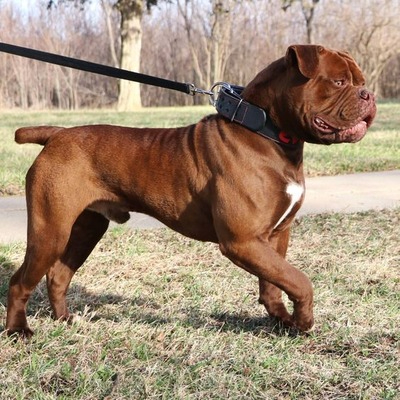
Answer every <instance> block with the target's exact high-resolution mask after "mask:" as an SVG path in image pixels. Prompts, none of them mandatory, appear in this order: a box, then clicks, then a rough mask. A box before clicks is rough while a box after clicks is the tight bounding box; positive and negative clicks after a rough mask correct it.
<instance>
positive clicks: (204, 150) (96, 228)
mask: <svg viewBox="0 0 400 400" xmlns="http://www.w3.org/2000/svg"><path fill="white" fill-rule="evenodd" d="M241 95H242V99H243V102H242V104H241V105H240V107H252V106H256V107H258V108H260V109H262V110H264V111H265V113H266V115H267V116H268V117H267V119H268V121H270V122H271V123H272V125H273V126H274V129H276V131H277V132H278V134H277V136H276V138H277V139H276V140H271V139H270V138H268V137H267V138H266V137H264V135H262V134H257V132H254V131H252V130H250V129H249V128H248V127H247V126H246V124H241V123H240V122H241V121H238V119H237V118H236V119H234V121H233V122H231V121H230V120H229V119H227V118H225V117H224V115H220V114H215V115H211V116H208V117H206V118H204V119H203V120H201V121H200V122H198V123H197V124H195V125H191V126H187V127H182V128H173V129H138V128H126V127H120V126H111V125H97V126H80V127H74V128H68V129H64V128H60V127H52V126H46V127H31V128H22V129H19V130H18V131H17V132H16V141H17V142H18V143H37V144H40V145H43V146H44V148H43V150H42V152H41V153H40V154H39V156H38V157H37V158H36V160H35V162H34V163H33V165H32V167H31V168H30V170H29V172H28V174H27V180H26V197H27V207H28V237H27V250H26V255H25V259H24V262H23V264H22V266H21V267H20V269H19V270H18V271H17V272H16V273H15V274H14V275H13V277H12V278H11V281H10V287H9V294H8V310H7V324H6V329H7V330H8V333H9V334H13V333H18V334H20V335H22V336H25V337H30V336H31V335H32V331H31V329H30V328H29V326H28V324H27V320H26V303H27V301H28V299H29V296H30V294H31V293H32V291H33V290H34V289H35V287H36V285H37V284H38V282H39V281H40V280H41V279H42V277H44V276H45V275H46V278H47V288H48V294H49V299H50V304H51V307H52V310H53V313H54V316H55V318H56V319H64V320H65V319H69V318H70V314H69V311H68V307H67V303H66V293H67V290H68V286H69V284H70V281H71V279H72V277H73V275H74V273H75V272H76V271H77V269H78V268H79V267H80V266H81V265H82V264H83V262H84V261H85V260H86V258H87V257H88V256H89V254H90V252H91V251H92V250H93V248H94V247H95V245H96V244H97V242H98V241H99V240H100V239H101V237H102V236H103V234H104V232H105V231H106V230H107V227H108V224H109V220H113V221H116V222H119V223H123V222H125V221H126V220H127V219H128V218H129V211H137V212H142V213H146V214H148V215H151V216H153V217H155V218H157V219H159V220H160V221H161V222H163V223H164V224H165V225H167V226H169V227H170V228H172V229H174V230H176V231H178V232H180V233H182V234H183V235H186V236H188V237H191V238H194V239H198V240H202V241H211V242H215V243H218V244H219V247H220V249H221V252H222V253H223V254H224V255H225V256H226V257H228V258H229V259H230V260H231V261H232V262H233V263H234V264H236V265H238V266H239V267H241V268H243V269H245V270H246V271H248V272H250V273H251V274H254V275H256V276H257V277H258V279H259V287H260V302H261V303H262V304H264V305H265V307H266V309H267V312H268V313H269V315H270V316H271V317H275V318H277V319H279V320H281V321H282V322H283V323H284V324H286V325H288V326H292V327H295V328H297V329H299V330H301V331H307V330H309V329H310V328H311V327H312V326H313V323H314V320H313V290H312V286H311V283H310V280H309V279H308V278H307V276H306V275H305V274H303V273H302V272H301V271H299V270H298V269H296V268H295V267H293V266H292V265H291V264H289V263H288V262H287V261H286V260H285V254H286V249H287V246H288V240H289V229H290V225H291V223H292V221H293V218H294V216H295V214H296V212H297V211H298V210H299V208H300V206H301V203H302V201H303V198H304V191H305V188H304V176H303V167H302V164H303V146H304V142H310V143H318V144H325V145H329V144H332V143H342V142H357V141H358V140H360V139H362V137H363V136H364V135H365V133H366V131H367V128H368V127H369V126H370V125H371V123H372V121H373V119H374V116H375V112H376V108H375V100H374V96H373V94H372V93H370V92H369V91H368V90H367V89H366V88H365V87H364V77H363V75H362V73H361V71H360V68H359V67H358V66H357V64H356V63H355V61H354V60H353V59H352V58H351V57H350V56H349V55H348V54H347V53H344V52H340V51H334V50H329V49H326V48H324V47H321V46H311V45H310V46H308V45H307V46H303V45H295V46H291V47H289V48H288V50H287V53H286V55H285V56H284V57H282V58H281V59H279V60H277V61H275V62H273V63H272V64H271V65H269V66H268V67H267V68H266V69H264V70H263V71H261V72H260V73H259V74H258V75H257V76H256V77H255V78H254V79H253V80H252V81H251V82H250V83H249V84H248V85H247V86H246V87H245V88H244V90H243V92H242V94H241ZM248 109H249V110H250V108H248ZM242 111H243V110H242ZM242 111H240V112H242ZM246 111H247V109H244V111H243V115H244V112H246ZM281 291H284V292H286V293H287V295H288V297H289V299H290V300H291V301H292V302H293V305H294V311H293V314H289V312H288V311H287V310H286V307H285V306H284V304H283V302H282V299H281V294H282V292H281Z"/></svg>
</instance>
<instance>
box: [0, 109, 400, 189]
mask: <svg viewBox="0 0 400 400" xmlns="http://www.w3.org/2000/svg"><path fill="white" fill-rule="evenodd" d="M212 112H214V109H213V108H212V107H207V106H202V107H177V108H151V109H143V110H140V111H135V112H130V113H118V112H116V111H111V110H99V111H78V112H67V111H46V112H43V111H40V112H39V111H38V112H33V111H30V112H22V111H19V112H16V111H2V118H1V121H0V195H12V194H22V193H23V188H24V181H25V174H26V172H27V170H28V168H29V166H30V165H31V163H32V161H33V159H34V158H35V156H36V155H37V154H38V152H39V151H40V147H39V146H37V145H23V146H20V145H17V144H16V143H14V131H15V129H16V128H18V127H22V126H31V125H61V126H74V125H84V124H95V123H107V124H118V125H127V126H138V127H147V126H148V127H171V126H180V125H187V124H190V123H194V122H196V121H198V120H199V119H200V118H201V117H203V116H205V115H207V114H209V113H212ZM399 127H400V104H399V103H398V102H397V103H396V102H392V103H382V104H378V116H377V119H376V122H375V124H374V126H373V127H372V128H371V130H370V132H369V133H368V135H367V136H366V137H365V138H364V139H363V140H362V141H361V142H360V143H357V144H341V145H332V146H317V145H306V147H305V154H304V166H305V171H306V174H307V175H308V176H316V175H336V174H346V173H352V172H366V171H382V170H391V169H398V168H400V128H399Z"/></svg>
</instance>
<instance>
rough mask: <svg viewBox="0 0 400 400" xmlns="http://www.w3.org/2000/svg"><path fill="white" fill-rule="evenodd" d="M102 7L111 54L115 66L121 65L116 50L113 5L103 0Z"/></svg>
mask: <svg viewBox="0 0 400 400" xmlns="http://www.w3.org/2000/svg"><path fill="white" fill-rule="evenodd" d="M101 7H102V8H103V11H104V15H105V20H106V26H107V33H108V38H109V46H110V54H111V58H112V61H113V64H114V67H118V66H119V62H118V57H117V52H116V50H115V36H114V27H113V24H112V14H113V12H112V6H111V5H110V3H109V2H108V1H106V0H101Z"/></svg>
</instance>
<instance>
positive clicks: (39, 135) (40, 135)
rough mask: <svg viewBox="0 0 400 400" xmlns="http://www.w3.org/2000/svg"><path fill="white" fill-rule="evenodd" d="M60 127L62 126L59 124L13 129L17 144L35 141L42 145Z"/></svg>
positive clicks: (59, 129)
mask: <svg viewBox="0 0 400 400" xmlns="http://www.w3.org/2000/svg"><path fill="white" fill-rule="evenodd" d="M62 129H64V128H62V127H60V126H31V127H26V128H19V129H17V130H16V131H15V141H16V142H17V143H19V144H23V143H37V144H41V145H42V146H44V145H45V144H46V143H47V141H48V140H49V139H50V138H51V137H52V136H53V135H55V134H56V133H57V132H59V131H61V130H62Z"/></svg>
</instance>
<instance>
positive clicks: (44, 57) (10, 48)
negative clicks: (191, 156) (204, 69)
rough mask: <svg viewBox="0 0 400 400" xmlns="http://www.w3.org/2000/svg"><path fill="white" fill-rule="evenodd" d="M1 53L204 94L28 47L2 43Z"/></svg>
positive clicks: (185, 86) (184, 85)
mask: <svg viewBox="0 0 400 400" xmlns="http://www.w3.org/2000/svg"><path fill="white" fill-rule="evenodd" d="M0 51H1V52H3V53H9V54H14V55H16V56H21V57H26V58H32V59H34V60H38V61H43V62H47V63H50V64H56V65H61V66H62V67H68V68H74V69H79V70H82V71H86V72H92V73H95V74H99V75H105V76H110V77H112V78H119V79H125V80H128V81H134V82H139V83H144V84H146V85H153V86H158V87H162V88H166V89H172V90H177V91H178V92H183V93H186V94H192V95H194V94H196V93H202V92H203V91H202V90H201V89H197V88H196V87H195V86H194V84H192V83H181V82H175V81H170V80H168V79H163V78H157V77H155V76H150V75H145V74H139V73H137V72H132V71H127V70H125V69H120V68H114V67H109V66H107V65H102V64H97V63H93V62H89V61H83V60H78V59H76V58H71V57H65V56H60V55H58V54H54V53H47V52H45V51H39V50H34V49H30V48H27V47H21V46H15V45H12V44H7V43H2V42H0Z"/></svg>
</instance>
